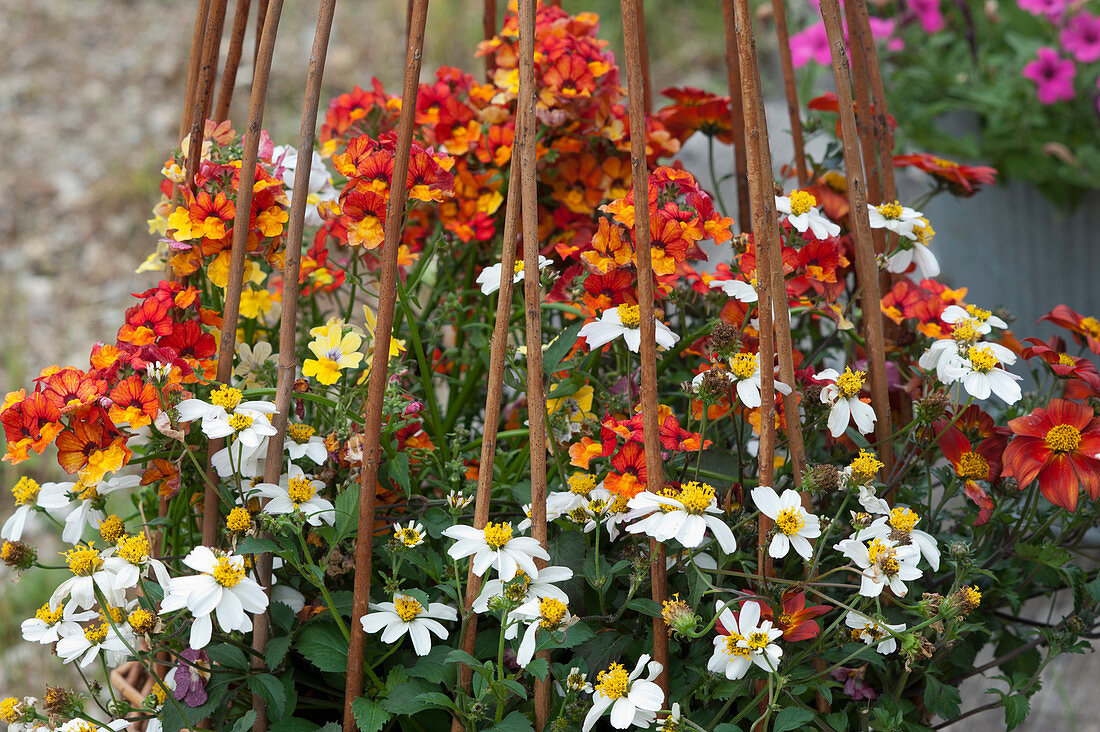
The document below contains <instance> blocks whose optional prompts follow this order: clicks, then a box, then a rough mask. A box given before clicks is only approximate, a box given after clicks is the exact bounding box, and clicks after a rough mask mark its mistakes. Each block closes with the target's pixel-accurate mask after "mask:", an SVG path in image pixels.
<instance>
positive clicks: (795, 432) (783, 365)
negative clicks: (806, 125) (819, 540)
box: [741, 0, 810, 509]
mask: <svg viewBox="0 0 1100 732" xmlns="http://www.w3.org/2000/svg"><path fill="white" fill-rule="evenodd" d="M780 1H781V0H780ZM744 32H745V38H744V39H742V45H748V46H749V49H750V51H751V53H750V54H749V63H750V67H749V68H748V69H746V70H745V72H746V73H742V75H741V78H742V79H743V80H744V81H745V82H746V83H745V85H744V89H745V90H746V92H748V94H746V98H745V107H746V109H750V110H752V112H751V116H750V118H751V119H753V120H754V121H755V125H756V128H757V129H758V130H759V131H760V135H759V138H758V141H757V145H756V150H755V151H750V152H755V153H756V155H757V157H758V158H759V160H760V162H759V168H758V170H759V172H760V176H759V178H758V179H756V180H754V181H753V183H754V184H755V186H756V188H757V190H758V191H759V203H758V204H757V205H759V206H761V207H762V208H763V209H764V213H763V226H764V229H763V230H762V231H761V230H758V229H756V228H755V227H754V228H753V232H754V237H755V240H756V241H757V242H759V241H760V240H761V238H762V239H763V243H764V247H765V254H766V256H767V260H768V275H769V276H770V277H771V288H770V289H771V303H772V313H773V315H772V321H773V323H774V325H775V349H776V352H777V354H778V356H779V378H780V380H782V381H783V383H785V384H786V385H787V386H789V387H791V391H790V393H788V394H784V395H783V415H784V417H786V425H787V450H788V452H789V453H790V456H791V469H792V475H793V477H794V484H795V486H796V487H797V486H799V485H800V484H801V482H802V472H803V471H804V470H805V467H806V457H805V449H804V447H803V443H802V422H801V420H800V419H799V415H798V394H797V393H795V391H794V385H795V377H794V345H793V343H792V342H791V313H790V310H789V309H788V307H787V279H786V277H785V276H784V273H783V242H782V238H781V237H780V233H779V217H778V214H777V213H776V210H775V194H774V185H773V182H772V156H771V148H770V145H769V140H768V119H767V114H766V112H765V109H764V94H763V92H762V85H761V79H760V61H759V57H758V56H757V54H756V37H755V35H754V33H753V30H752V22H751V18H747V19H746V21H745V27H744ZM743 68H744V67H743ZM796 111H797V110H796ZM757 254H758V257H759V249H758V250H757ZM761 368H762V369H763V368H764V365H763V363H762V364H761ZM767 370H769V371H771V370H772V364H771V363H768V365H767ZM773 376H774V372H773ZM802 503H803V505H804V506H805V507H806V508H807V509H809V508H810V495H809V493H803V494H802Z"/></svg>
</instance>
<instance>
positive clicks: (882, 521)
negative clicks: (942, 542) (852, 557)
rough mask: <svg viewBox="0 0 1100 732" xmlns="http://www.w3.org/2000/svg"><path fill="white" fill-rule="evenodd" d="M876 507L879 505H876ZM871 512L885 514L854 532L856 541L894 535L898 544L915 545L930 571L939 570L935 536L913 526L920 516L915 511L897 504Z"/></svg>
mask: <svg viewBox="0 0 1100 732" xmlns="http://www.w3.org/2000/svg"><path fill="white" fill-rule="evenodd" d="M876 508H879V507H878V506H876ZM872 513H886V514H887V515H885V516H881V517H880V518H877V519H875V520H874V521H873V522H872V523H871V525H870V526H868V527H867V528H865V529H860V531H859V532H858V533H857V534H856V539H857V540H858V541H868V540H870V539H886V538H889V537H894V541H896V542H897V543H899V544H912V545H913V546H915V547H917V549H918V550H919V551H920V554H921V556H922V557H924V559H925V561H927V562H928V566H930V567H931V568H932V571H933V572H938V571H939V569H940V548H939V546H938V545H937V542H936V537H934V536H932V535H931V534H929V533H928V532H927V531H921V530H920V529H917V528H914V527H915V526H916V525H917V522H918V521H920V516H919V515H917V513H916V512H915V511H912V510H910V509H908V508H904V507H901V506H899V507H897V508H893V509H890V510H889V511H879V510H876V511H872Z"/></svg>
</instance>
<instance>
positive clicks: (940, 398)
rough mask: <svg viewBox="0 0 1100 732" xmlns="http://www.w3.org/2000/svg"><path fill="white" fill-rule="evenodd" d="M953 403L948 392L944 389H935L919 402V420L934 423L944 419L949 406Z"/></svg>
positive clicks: (917, 415)
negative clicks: (943, 390)
mask: <svg viewBox="0 0 1100 732" xmlns="http://www.w3.org/2000/svg"><path fill="white" fill-rule="evenodd" d="M950 403H951V400H950V399H949V398H948V396H947V394H945V393H944V392H942V391H934V392H932V393H931V394H926V395H925V396H924V398H923V399H921V400H920V401H918V402H917V410H916V412H917V414H916V417H917V421H918V422H922V423H924V424H932V423H933V422H938V421H939V420H941V419H943V415H944V413H945V411H946V410H947V406H948V405H949V404H950Z"/></svg>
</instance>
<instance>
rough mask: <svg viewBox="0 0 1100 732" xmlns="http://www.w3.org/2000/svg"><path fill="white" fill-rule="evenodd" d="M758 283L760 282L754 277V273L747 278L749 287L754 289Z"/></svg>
mask: <svg viewBox="0 0 1100 732" xmlns="http://www.w3.org/2000/svg"><path fill="white" fill-rule="evenodd" d="M758 284H760V280H758V279H756V275H753V276H752V277H750V278H749V287H751V288H752V289H754V290H755V289H756V286H757V285H758Z"/></svg>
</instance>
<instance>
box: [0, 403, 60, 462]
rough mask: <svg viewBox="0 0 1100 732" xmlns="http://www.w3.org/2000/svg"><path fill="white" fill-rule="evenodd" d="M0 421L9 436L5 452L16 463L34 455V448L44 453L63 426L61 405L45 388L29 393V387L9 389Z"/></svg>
mask: <svg viewBox="0 0 1100 732" xmlns="http://www.w3.org/2000/svg"><path fill="white" fill-rule="evenodd" d="M0 423H3V425H4V436H5V437H6V438H7V440H8V451H7V454H6V455H5V456H4V460H7V461H8V462H10V463H11V464H12V465H15V464H17V463H21V462H23V461H24V460H26V459H27V458H28V457H30V452H29V451H30V450H34V451H35V452H36V453H39V454H41V452H42V451H43V450H45V449H46V447H47V446H48V445H49V444H50V443H51V442H53V440H54V438H55V437H57V433H59V432H61V430H62V429H63V426H62V424H61V409H60V408H59V407H58V406H57V405H56V404H54V403H53V402H51V401H50V400H49V399H47V398H46V396H45V395H43V394H42V393H41V392H37V391H36V392H33V393H31V395H30V396H27V392H26V390H25V389H20V390H19V391H13V392H9V393H8V395H7V396H6V397H4V404H3V406H2V407H0Z"/></svg>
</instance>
